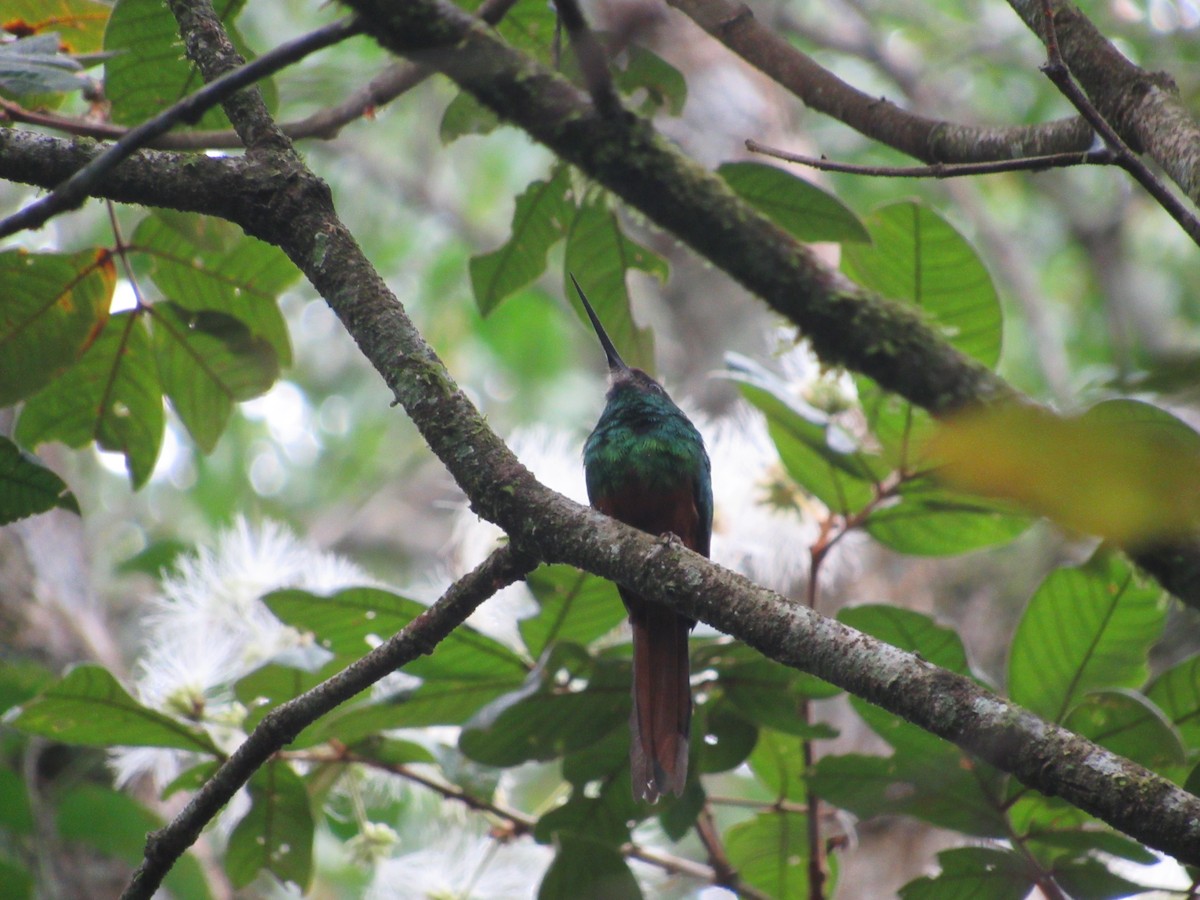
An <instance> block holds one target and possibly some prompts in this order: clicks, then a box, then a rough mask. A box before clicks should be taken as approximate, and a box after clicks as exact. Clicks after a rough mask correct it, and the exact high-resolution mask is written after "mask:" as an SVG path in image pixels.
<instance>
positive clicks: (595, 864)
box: [538, 834, 642, 900]
mask: <svg viewBox="0 0 1200 900" xmlns="http://www.w3.org/2000/svg"><path fill="white" fill-rule="evenodd" d="M641 896H642V890H641V888H640V887H638V883H637V879H636V878H634V877H633V873H632V872H631V871H629V864H628V863H626V862H625V857H624V856H622V855H621V851H620V848H618V847H615V846H613V845H612V844H608V843H602V842H600V841H596V840H592V839H589V838H586V837H582V836H580V835H577V834H563V835H562V836H561V837H560V838H559V843H558V852H557V853H556V854H555V855H554V862H552V863H551V864H550V868H549V869H547V870H546V874H545V876H544V877H543V878H542V884H541V887H539V888H538V900H618V898H619V900H638V898H640V897H641Z"/></svg>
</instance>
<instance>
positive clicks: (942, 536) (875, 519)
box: [864, 477, 1033, 556]
mask: <svg viewBox="0 0 1200 900" xmlns="http://www.w3.org/2000/svg"><path fill="white" fill-rule="evenodd" d="M1032 521H1033V520H1032V519H1030V518H1029V516H1027V515H1025V514H1024V513H1021V512H1019V511H1017V510H1015V509H1013V508H1011V507H1010V506H1009V505H1007V504H1005V503H1002V502H1000V501H995V500H987V499H983V498H979V497H972V496H971V495H969V494H961V493H958V492H956V491H951V490H946V489H944V488H941V487H939V486H937V485H936V484H935V483H934V482H933V481H932V480H931V479H929V478H926V477H922V478H915V479H912V480H909V481H905V482H903V483H902V484H901V485H900V486H899V488H898V489H897V491H896V494H895V497H894V498H893V499H892V502H889V503H887V504H884V505H880V506H877V507H876V508H874V509H872V510H871V512H870V514H869V515H868V516H867V520H866V522H865V523H864V527H865V528H866V530H867V533H868V534H870V535H871V537H873V538H875V540H877V541H879V543H881V544H883V545H884V546H885V547H889V548H891V549H892V550H895V551H897V552H898V553H908V554H910V555H913V556H953V555H956V554H959V553H967V552H969V551H971V550H978V549H980V548H981V547H993V546H995V545H997V544H1005V543H1007V542H1009V541H1011V540H1012V539H1013V538H1015V537H1017V536H1018V535H1020V534H1021V533H1022V532H1023V531H1025V530H1026V529H1027V528H1028V527H1029V526H1030V524H1031V523H1032Z"/></svg>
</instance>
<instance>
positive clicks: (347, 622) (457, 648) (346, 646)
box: [263, 588, 527, 681]
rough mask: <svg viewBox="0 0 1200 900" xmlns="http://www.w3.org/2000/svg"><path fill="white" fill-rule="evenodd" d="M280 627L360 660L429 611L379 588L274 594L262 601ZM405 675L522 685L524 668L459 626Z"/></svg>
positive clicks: (493, 642) (486, 639)
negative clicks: (380, 641) (304, 633)
mask: <svg viewBox="0 0 1200 900" xmlns="http://www.w3.org/2000/svg"><path fill="white" fill-rule="evenodd" d="M263 602H264V603H266V604H267V608H268V609H270V610H271V612H273V613H275V615H276V616H278V617H279V618H280V619H281V620H282V621H284V622H286V623H287V624H289V625H291V626H293V627H294V628H299V629H301V630H302V631H310V632H312V633H313V634H314V635H316V637H317V640H318V642H319V643H320V644H321V646H322V647H324V648H325V649H327V650H330V651H332V652H333V653H336V654H339V655H346V656H352V657H353V656H361V655H362V654H364V653H366V652H367V651H368V650H370V649H371V648H372V647H373V646H374V645H375V644H376V643H377V640H378V639H380V638H383V639H386V638H388V637H391V636H392V635H393V634H395V633H396V632H397V631H399V630H400V629H401V628H403V627H404V626H405V625H407V624H408V623H409V622H411V621H412V620H413V619H415V618H416V617H417V616H419V615H421V614H422V613H425V612H426V611H427V610H428V609H429V607H427V606H426V605H425V604H423V603H418V602H417V601H415V600H410V599H408V598H407V597H401V596H399V595H398V594H393V593H391V592H389V591H385V590H380V589H379V588H348V589H346V590H344V591H338V592H337V593H336V594H333V595H332V596H329V597H321V596H318V595H316V594H310V593H308V592H307V591H299V590H283V591H275V592H274V593H271V594H268V595H267V596H266V597H264V598H263ZM404 671H405V672H406V673H408V674H410V675H417V676H419V677H421V678H425V679H447V680H451V681H472V680H478V681H495V680H503V679H514V678H515V679H521V678H523V677H524V676H525V673H526V671H527V667H526V664H525V662H524V661H523V660H522V659H521V658H520V657H519V656H517V655H516V654H515V653H513V652H512V651H511V650H509V649H508V648H507V647H505V646H504V645H503V644H501V643H500V642H499V641H496V640H493V639H492V638H489V637H486V636H484V635H482V634H480V633H479V632H478V631H476V630H475V629H473V628H471V627H469V626H466V625H461V626H459V627H458V628H456V629H455V630H454V631H452V632H451V633H450V634H449V635H447V636H446V638H445V639H444V640H443V641H442V642H441V643H440V644H438V646H437V649H435V650H434V652H433V654H432V655H431V656H420V657H418V658H417V659H414V660H413V661H412V662H410V663H408V664H407V665H406V666H405V667H404Z"/></svg>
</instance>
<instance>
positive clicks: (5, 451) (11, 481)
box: [0, 436, 79, 525]
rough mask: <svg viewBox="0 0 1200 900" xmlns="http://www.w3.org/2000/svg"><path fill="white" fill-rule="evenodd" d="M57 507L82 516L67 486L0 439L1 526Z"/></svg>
mask: <svg viewBox="0 0 1200 900" xmlns="http://www.w3.org/2000/svg"><path fill="white" fill-rule="evenodd" d="M55 507H57V508H59V509H67V510H70V511H71V512H73V513H75V514H76V515H79V501H78V500H76V499H75V495H74V494H72V493H71V491H70V489H69V488H68V487H67V484H66V482H65V481H63V480H62V479H61V478H59V477H58V476H57V475H56V474H55V473H54V472H52V471H51V470H50V469H47V468H46V467H45V466H43V465H42V464H41V463H40V462H38V461H37V459H36V458H35V457H33V456H30V455H29V454H28V453H23V452H22V451H21V450H20V448H18V447H17V445H16V444H14V443H13V442H12V441H10V440H9V439H8V438H6V437H2V436H0V525H7V524H8V523H9V522H15V521H17V519H23V518H25V517H26V516H32V515H36V514H37V513H41V512H45V511H46V510H48V509H54V508H55Z"/></svg>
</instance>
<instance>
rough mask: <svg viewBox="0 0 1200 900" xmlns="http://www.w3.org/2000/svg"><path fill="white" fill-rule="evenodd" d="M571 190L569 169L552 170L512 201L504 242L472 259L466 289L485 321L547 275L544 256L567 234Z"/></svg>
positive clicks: (570, 213)
mask: <svg viewBox="0 0 1200 900" xmlns="http://www.w3.org/2000/svg"><path fill="white" fill-rule="evenodd" d="M570 186H571V169H570V166H567V165H565V164H559V165H557V166H555V168H554V170H553V172H552V173H551V175H550V178H549V179H547V180H546V181H535V182H533V183H532V184H530V185H529V187H527V188H526V189H525V191H524V193H522V194H521V196H519V197H518V198H517V203H516V208H515V209H514V210H513V218H512V233H511V234H510V235H509V238H508V240H507V241H505V242H504V244H503V245H502V246H501V247H500V248H499V249H496V250H493V251H491V252H490V253H484V254H482V255H480V256H473V257H471V263H470V271H471V289H472V291H473V292H474V294H475V303H476V305H477V306H478V307H479V311H480V313H482V314H483V315H485V316H486V315H487V314H488V313H490V312H491V311H492V310H493V309H495V308H496V306H497V305H498V304H499V303H500V301H502V300H503V299H504V298H505V297H508V296H509V295H510V294H512V293H514V292H515V291H517V290H519V289H520V288H523V287H525V285H527V284H529V283H530V282H532V281H533V280H534V279H536V278H537V277H538V276H540V275H541V274H542V273H543V272H545V271H546V252H547V251H548V250H549V249H550V248H551V247H552V246H553V245H554V244H555V243H556V242H557V241H559V240H560V239H561V238H562V237H563V236H564V235H565V234H566V232H567V225H568V224H569V223H570V221H571V217H572V215H573V214H574V206H573V205H572V204H571V202H570V201H569V200H568V199H567V191H568V190H569V189H570Z"/></svg>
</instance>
